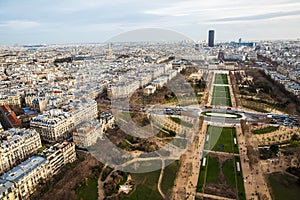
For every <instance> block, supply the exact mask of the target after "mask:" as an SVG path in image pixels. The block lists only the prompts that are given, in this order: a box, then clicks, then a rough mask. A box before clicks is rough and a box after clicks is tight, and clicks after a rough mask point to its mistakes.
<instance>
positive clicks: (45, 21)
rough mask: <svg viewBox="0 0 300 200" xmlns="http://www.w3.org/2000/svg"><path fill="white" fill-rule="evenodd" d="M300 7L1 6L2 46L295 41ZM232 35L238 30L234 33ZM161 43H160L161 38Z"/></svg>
mask: <svg viewBox="0 0 300 200" xmlns="http://www.w3.org/2000/svg"><path fill="white" fill-rule="evenodd" d="M299 5H300V2H298V1H297V0H275V1H272V5H270V2H269V1H267V0H263V1H258V0H255V1H246V0H242V1H238V2H232V1H220V0H212V1H209V2H199V1H195V0H190V1H178V0H176V1H169V0H167V1H163V2H160V1H156V0H155V1H151V2H146V1H137V0H131V1H129V2H123V1H120V0H115V1H96V0H88V1H84V2H83V1H79V0H76V1H58V0H54V1H43V2H39V1H37V0H30V1H26V3H24V2H22V1H17V0H15V1H1V2H0V6H1V8H2V9H1V12H0V19H1V20H0V35H1V39H0V44H54V43H61V44H62V43H90V42H105V41H107V40H109V39H110V38H112V37H115V36H117V35H119V34H120V33H124V32H127V31H132V30H136V29H143V28H161V29H167V30H173V31H176V32H179V33H181V34H183V35H185V36H186V37H188V38H191V39H194V40H207V31H208V30H210V29H213V30H215V31H216V32H217V37H216V40H219V41H232V40H237V39H238V38H243V40H246V41H247V40H274V39H297V38H298V36H299V35H300V30H299V28H297V26H296V25H297V24H298V22H299V20H300V10H299V9H298V8H299ZM233 30H234V31H233ZM158 39H159V38H158Z"/></svg>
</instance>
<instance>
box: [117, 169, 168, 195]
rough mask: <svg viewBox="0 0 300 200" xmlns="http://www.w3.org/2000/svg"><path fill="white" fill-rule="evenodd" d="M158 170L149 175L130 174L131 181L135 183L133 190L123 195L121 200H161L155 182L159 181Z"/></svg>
mask: <svg viewBox="0 0 300 200" xmlns="http://www.w3.org/2000/svg"><path fill="white" fill-rule="evenodd" d="M159 175H160V170H156V171H153V172H149V173H142V174H131V176H132V180H134V183H135V189H134V190H133V191H132V192H131V193H129V195H125V196H124V197H123V198H122V199H123V200H143V199H153V200H162V199H163V198H162V196H161V195H160V194H159V192H158V189H157V182H158V179H159Z"/></svg>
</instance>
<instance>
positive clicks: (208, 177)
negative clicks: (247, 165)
mask: <svg viewBox="0 0 300 200" xmlns="http://www.w3.org/2000/svg"><path fill="white" fill-rule="evenodd" d="M202 162H203V161H202ZM236 162H240V158H239V157H237V156H236V157H234V159H228V160H226V161H225V162H223V164H222V168H221V169H222V173H223V174H224V176H225V180H226V183H227V184H228V185H229V186H230V187H232V188H234V189H236V191H237V195H238V197H239V199H240V200H246V196H245V189H244V181H243V176H242V171H239V172H238V171H237V166H236ZM219 165H220V164H219V162H218V160H217V158H215V157H211V156H209V155H207V156H206V164H205V166H202V163H201V168H200V174H199V178H198V184H197V192H200V193H202V192H204V193H205V184H207V183H219V179H218V178H219V173H220V169H219ZM240 170H242V169H241V167H240Z"/></svg>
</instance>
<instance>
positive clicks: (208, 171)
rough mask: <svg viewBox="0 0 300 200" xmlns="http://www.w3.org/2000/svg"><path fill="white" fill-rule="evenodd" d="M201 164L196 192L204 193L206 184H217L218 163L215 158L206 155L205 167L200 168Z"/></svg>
mask: <svg viewBox="0 0 300 200" xmlns="http://www.w3.org/2000/svg"><path fill="white" fill-rule="evenodd" d="M202 162H203V161H202ZM202 162H201V167H200V174H199V177H198V184H197V192H204V186H205V184H206V183H218V182H219V162H218V160H217V158H215V157H211V156H209V155H208V156H206V163H205V166H202Z"/></svg>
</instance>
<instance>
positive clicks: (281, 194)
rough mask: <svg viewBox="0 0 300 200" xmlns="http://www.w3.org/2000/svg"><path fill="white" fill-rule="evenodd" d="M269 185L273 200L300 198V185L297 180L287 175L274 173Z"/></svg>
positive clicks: (294, 199) (270, 177)
mask: <svg viewBox="0 0 300 200" xmlns="http://www.w3.org/2000/svg"><path fill="white" fill-rule="evenodd" d="M269 184H270V186H271V190H272V191H271V193H272V196H273V199H275V200H281V199H288V200H296V199H297V200H298V199H299V196H300V184H299V183H298V182H297V179H296V178H294V177H291V176H288V175H286V174H281V173H273V174H270V175H269Z"/></svg>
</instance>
